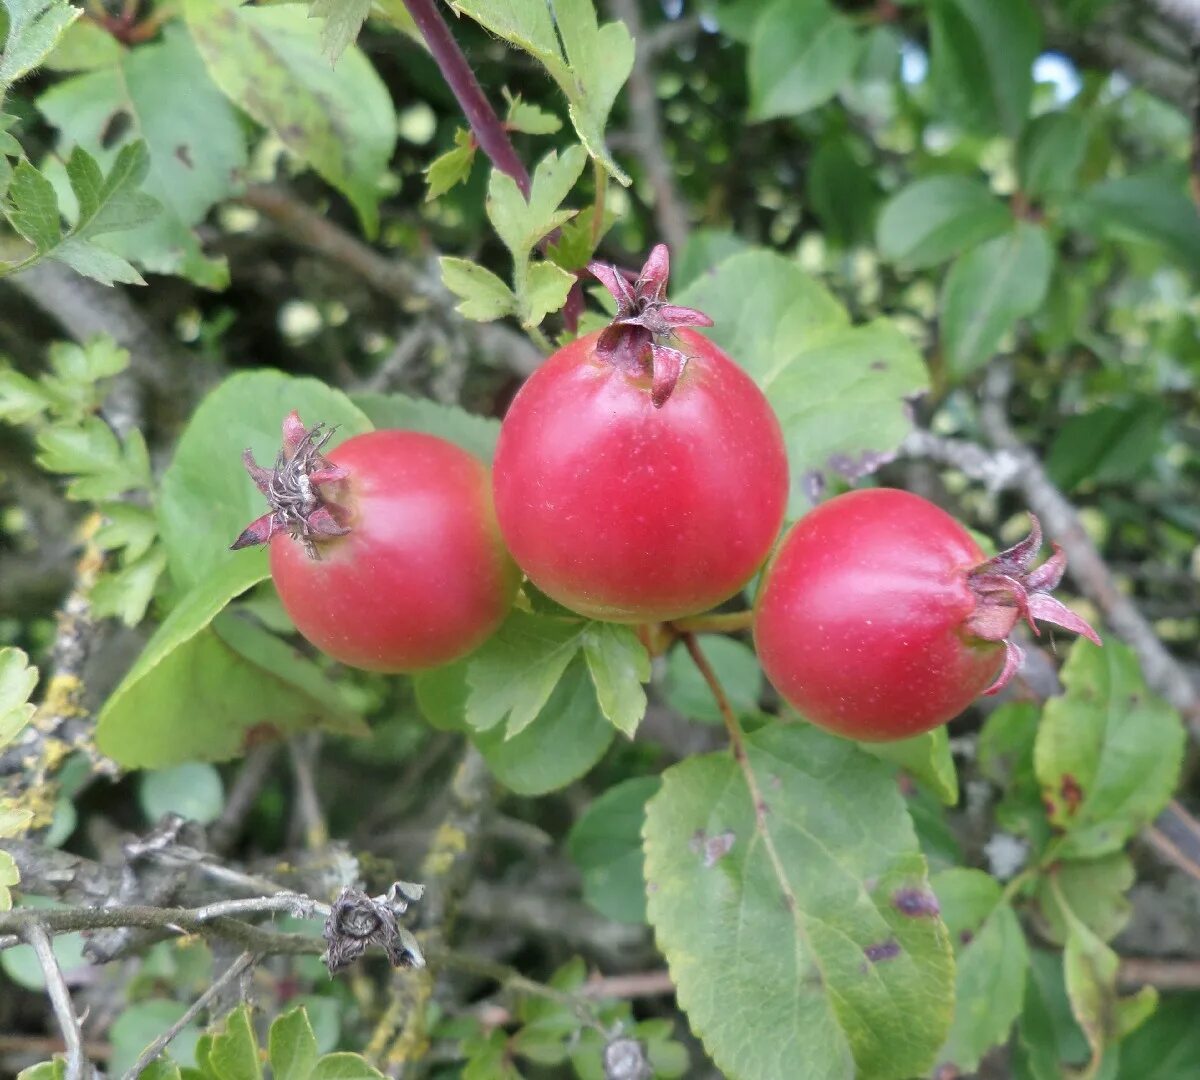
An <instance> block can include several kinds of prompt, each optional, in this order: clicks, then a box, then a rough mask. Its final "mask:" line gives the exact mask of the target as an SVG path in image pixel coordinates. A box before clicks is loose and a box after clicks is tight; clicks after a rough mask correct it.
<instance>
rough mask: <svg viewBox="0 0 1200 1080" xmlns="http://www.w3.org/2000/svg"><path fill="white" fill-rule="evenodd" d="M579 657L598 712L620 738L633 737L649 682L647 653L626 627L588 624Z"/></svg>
mask: <svg viewBox="0 0 1200 1080" xmlns="http://www.w3.org/2000/svg"><path fill="white" fill-rule="evenodd" d="M583 655H584V658H585V659H586V660H587V666H588V671H589V672H590V673H591V676H592V682H593V683H595V684H596V700H597V701H598V702H599V703H600V711H601V712H602V713H604V715H605V716H606V717H607V718H608V719H609V720H610V721H611V722H612V724H613V726H614V727H615V728H616V729H617V730H618V731H620V732H621V733H622V734H623V735H626V736H628V737H629V738H631V739H632V738H633V734H634V732H635V731H637V726H638V724H640V723H641V722H642V717H643V716H645V715H646V691H645V690H643V689H642V683H645V682H649V681H650V654H649V653H648V652H647V651H646V646H645V645H643V644H642V643H641V641H639V640H638V636H637V634H635V633H634V632H633V630H632V629H631V628H630V627H628V626H618V625H616V624H615V623H601V622H592V623H588V624H587V627H586V628H585V629H584V631H583Z"/></svg>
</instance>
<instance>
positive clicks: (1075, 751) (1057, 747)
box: [1034, 636, 1185, 859]
mask: <svg viewBox="0 0 1200 1080" xmlns="http://www.w3.org/2000/svg"><path fill="white" fill-rule="evenodd" d="M1062 680H1063V683H1064V685H1065V686H1066V693H1065V694H1064V695H1062V696H1061V697H1055V698H1051V699H1050V700H1049V701H1047V702H1046V707H1045V712H1044V716H1043V718H1042V725H1041V728H1040V729H1039V731H1038V737H1037V745H1036V747H1035V751H1034V764H1035V767H1036V770H1037V777H1038V780H1039V782H1040V783H1041V787H1042V798H1043V801H1044V803H1045V805H1046V808H1047V812H1048V814H1049V817H1050V821H1051V823H1052V824H1053V825H1054V826H1055V827H1056V829H1057V830H1058V831H1061V832H1062V833H1065V835H1064V836H1063V838H1062V840H1061V841H1060V846H1059V848H1058V853H1059V855H1060V856H1062V857H1070V858H1077V859H1078V858H1089V857H1091V858H1095V857H1096V856H1099V855H1106V854H1108V853H1110V852H1113V851H1117V850H1119V849H1120V848H1121V847H1123V846H1124V844H1125V841H1126V840H1128V839H1129V838H1130V837H1131V836H1133V835H1134V834H1135V833H1136V832H1137V831H1138V830H1139V829H1141V828H1142V826H1143V825H1146V824H1149V822H1151V821H1153V820H1154V818H1155V817H1156V816H1157V815H1158V813H1159V811H1161V810H1162V808H1163V807H1164V806H1166V804H1167V802H1168V801H1169V800H1170V798H1171V793H1172V792H1173V791H1174V790H1175V785H1176V783H1177V782H1178V779H1179V769H1180V764H1181V761H1182V756H1183V747H1184V742H1185V734H1184V729H1183V724H1182V722H1181V721H1180V719H1179V714H1178V713H1176V712H1175V710H1174V709H1172V708H1171V707H1170V706H1169V705H1167V704H1166V703H1165V702H1163V701H1161V700H1160V699H1158V698H1156V697H1154V696H1153V695H1152V694H1151V693H1150V692H1149V690H1147V688H1146V684H1145V681H1144V680H1143V678H1142V674H1141V671H1140V670H1139V668H1138V663H1137V658H1136V657H1135V656H1134V654H1133V653H1132V652H1131V651H1130V650H1129V648H1128V647H1126V646H1125V645H1123V644H1121V643H1120V642H1119V641H1116V640H1115V639H1113V638H1112V637H1111V636H1109V638H1108V640H1107V641H1106V642H1105V645H1104V648H1103V649H1100V648H1097V647H1096V646H1095V645H1092V644H1091V643H1090V642H1086V641H1083V640H1082V639H1080V640H1079V641H1076V642H1075V644H1073V645H1072V646H1071V654H1070V656H1069V658H1068V659H1067V663H1066V664H1065V665H1064V667H1063V670H1062Z"/></svg>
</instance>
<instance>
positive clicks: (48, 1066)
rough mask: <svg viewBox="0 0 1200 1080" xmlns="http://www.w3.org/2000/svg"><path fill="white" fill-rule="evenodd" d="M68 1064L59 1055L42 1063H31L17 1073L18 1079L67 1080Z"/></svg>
mask: <svg viewBox="0 0 1200 1080" xmlns="http://www.w3.org/2000/svg"><path fill="white" fill-rule="evenodd" d="M66 1076H67V1064H66V1061H65V1060H64V1059H63V1058H61V1057H59V1058H55V1059H54V1060H53V1061H43V1062H42V1063H41V1064H40V1065H30V1066H29V1068H28V1069H22V1070H21V1071H20V1072H19V1073H17V1080H66Z"/></svg>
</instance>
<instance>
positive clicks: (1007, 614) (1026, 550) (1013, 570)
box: [966, 514, 1101, 694]
mask: <svg viewBox="0 0 1200 1080" xmlns="http://www.w3.org/2000/svg"><path fill="white" fill-rule="evenodd" d="M1029 518H1030V521H1031V523H1032V525H1031V528H1030V531H1029V535H1028V536H1027V537H1025V539H1024V540H1022V541H1020V542H1019V543H1016V544H1014V545H1013V546H1012V547H1010V548H1008V549H1007V550H1005V551H1002V552H1000V554H999V555H996V556H995V557H993V558H991V559H988V560H987V562H984V563H981V564H980V565H979V566H977V567H975V568H974V569H973V570H971V571H970V573H968V574H967V584H968V585H970V587H971V590H972V591H973V592H974V593H975V598H976V605H975V610H974V611H973V612H972V613H971V616H970V618H969V619H968V620H967V624H966V625H967V630H968V631H969V632H970V633H971V634H972V635H974V636H975V637H978V638H982V639H983V640H984V641H1002V642H1004V647H1005V650H1006V654H1005V657H1004V667H1003V668H1002V669H1001V671H1000V674H999V675H998V676H997V677H996V681H995V682H994V683H992V685H991V686H989V687H988V688H987V689H986V690H985V691H984V693H985V694H995V693H997V692H998V691H999V690H1001V689H1003V687H1004V686H1005V685H1007V683H1008V681H1009V680H1010V679H1011V678H1012V677H1013V675H1014V674H1016V671H1017V669H1018V668H1019V667H1020V666H1021V660H1022V658H1023V657H1024V655H1025V654H1024V651H1023V650H1022V649H1021V647H1020V646H1019V645H1016V644H1014V643H1013V642H1012V641H1009V640H1008V635H1009V634H1011V633H1012V631H1013V628H1014V627H1015V626H1016V625H1017V623H1018V622H1020V621H1021V620H1022V619H1024V620H1025V622H1027V623H1028V624H1029V628H1030V629H1031V630H1032V631H1033V632H1034V633H1035V634H1037V635H1039V636H1040V635H1041V630H1039V629H1038V626H1037V623H1036V622H1035V621H1034V620H1035V619H1040V620H1041V621H1042V622H1048V623H1052V624H1053V625H1055V626H1061V627H1063V628H1064V629H1066V630H1070V631H1072V632H1074V633H1076V634H1082V635H1083V636H1084V637H1086V638H1087V639H1088V640H1089V641H1091V642H1094V643H1095V644H1096V645H1100V644H1101V641H1100V635H1099V634H1097V633H1096V631H1095V630H1093V629H1092V628H1091V626H1090V625H1089V624H1088V623H1087V622H1086V621H1085V620H1083V619H1081V618H1080V617H1079V616H1078V615H1076V614H1075V612H1073V611H1072V610H1071V609H1070V608H1068V607H1067V606H1066V605H1065V604H1063V603H1062V602H1060V601H1058V600H1055V599H1054V597H1053V596H1051V595H1050V592H1051V590H1053V589H1055V588H1057V587H1058V583H1059V582H1060V581H1062V576H1063V571H1064V570H1066V568H1067V556H1066V554H1065V553H1064V552H1063V549H1062V548H1061V547H1059V546H1058V545H1057V544H1052V545H1051V546H1052V547H1053V549H1054V554H1052V555H1051V556H1050V558H1048V559H1047V560H1046V561H1045V562H1044V563H1042V565H1041V566H1038V567H1036V568H1035V567H1034V566H1033V561H1034V559H1036V558H1037V553H1038V551H1040V550H1041V547H1042V526H1041V522H1039V521H1038V519H1037V517H1036V515H1034V514H1030V515H1029Z"/></svg>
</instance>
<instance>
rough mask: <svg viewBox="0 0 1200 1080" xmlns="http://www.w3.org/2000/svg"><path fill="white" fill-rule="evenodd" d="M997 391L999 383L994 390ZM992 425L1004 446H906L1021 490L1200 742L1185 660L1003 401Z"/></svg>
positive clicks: (1199, 716)
mask: <svg viewBox="0 0 1200 1080" xmlns="http://www.w3.org/2000/svg"><path fill="white" fill-rule="evenodd" d="M995 389H996V388H995V387H993V390H995ZM983 421H984V428H985V430H986V431H987V433H988V435H989V437H990V438H992V440H993V441H994V442H995V443H996V445H997V447H998V449H996V450H994V451H990V450H988V449H986V448H985V447H982V446H979V445H978V444H976V443H971V442H967V441H964V440H960V439H945V438H942V437H941V436H938V435H934V434H932V433H931V432H928V431H917V432H914V433H913V434H912V435H910V436H909V437H908V438H907V439H906V440H905V442H904V444H903V445H902V446H901V448H900V452H901V454H902V455H904V456H907V457H919V458H926V459H928V460H932V461H936V462H939V463H941V464H945V465H950V466H953V467H954V468H956V469H958V470H959V471H960V472H962V473H963V474H965V475H966V476H968V477H970V478H971V479H973V480H978V481H980V482H981V483H983V484H985V485H986V486H987V487H988V488H989V489H990V490H992V491H1001V490H1005V489H1011V488H1015V489H1017V490H1019V491H1020V492H1021V494H1022V496H1023V497H1024V499H1025V502H1026V503H1027V505H1028V507H1029V509H1030V510H1031V511H1032V512H1033V513H1035V514H1037V516H1038V518H1040V519H1041V522H1042V526H1043V528H1044V529H1045V531H1046V535H1047V536H1048V537H1050V538H1051V539H1053V540H1055V541H1056V542H1057V543H1058V544H1060V545H1061V546H1062V548H1063V550H1064V551H1065V552H1066V553H1067V573H1068V574H1069V575H1070V576H1071V578H1072V579H1073V580H1074V581H1075V583H1076V585H1077V586H1078V588H1079V590H1080V592H1081V593H1082V594H1083V595H1084V596H1086V597H1087V598H1088V599H1089V600H1091V601H1092V603H1094V604H1095V605H1096V606H1097V607H1098V608H1099V609H1100V611H1101V612H1102V614H1103V615H1104V618H1105V621H1106V622H1107V623H1108V625H1109V626H1110V627H1111V628H1112V630H1113V632H1114V633H1115V634H1116V635H1117V637H1119V638H1120V639H1121V640H1122V641H1124V642H1125V643H1126V644H1127V645H1128V646H1129V647H1130V648H1131V649H1133V651H1134V652H1135V653H1136V654H1137V657H1138V660H1139V661H1140V663H1141V666H1142V670H1143V672H1144V674H1145V676H1146V682H1147V683H1148V684H1149V686H1150V688H1151V689H1152V690H1154V691H1155V692H1156V693H1158V694H1159V695H1161V696H1162V697H1163V698H1165V699H1166V700H1167V701H1168V702H1170V704H1171V705H1173V706H1174V707H1175V708H1177V709H1178V710H1179V711H1180V712H1181V713H1182V714H1183V715H1184V716H1185V718H1186V719H1187V721H1188V723H1189V725H1190V726H1191V729H1192V733H1193V735H1194V736H1195V737H1196V738H1197V739H1200V690H1198V689H1197V687H1196V685H1195V684H1194V683H1193V682H1192V680H1191V678H1190V677H1189V676H1188V674H1187V672H1186V671H1185V670H1184V668H1183V665H1182V664H1180V663H1179V661H1177V660H1176V659H1175V658H1174V657H1173V656H1172V655H1171V654H1170V652H1169V651H1168V650H1167V649H1166V647H1165V646H1164V645H1163V644H1162V642H1161V641H1159V639H1158V636H1157V635H1156V634H1155V632H1154V628H1153V627H1152V626H1151V625H1150V624H1149V623H1148V622H1147V621H1146V619H1145V618H1144V617H1143V616H1142V614H1141V612H1140V611H1138V609H1137V606H1136V604H1134V602H1133V601H1132V600H1130V599H1129V597H1127V596H1126V595H1125V594H1124V593H1122V592H1121V591H1120V589H1118V587H1117V584H1116V581H1115V580H1114V579H1113V575H1112V571H1111V570H1109V568H1108V565H1107V563H1105V561H1104V557H1103V556H1102V555H1101V554H1100V552H1099V551H1098V550H1097V548H1096V545H1095V544H1094V543H1093V542H1092V540H1091V538H1090V537H1089V536H1088V534H1087V531H1086V530H1085V529H1084V527H1083V523H1082V522H1081V521H1080V519H1079V513H1078V511H1076V509H1075V507H1074V506H1073V505H1072V504H1071V502H1070V500H1069V499H1067V497H1066V496H1065V495H1064V494H1063V493H1062V492H1061V491H1059V489H1058V488H1057V487H1056V486H1055V485H1054V482H1053V481H1052V480H1051V479H1050V477H1049V476H1048V475H1047V473H1046V470H1045V468H1044V467H1043V466H1042V463H1041V461H1040V460H1039V459H1038V457H1037V455H1035V454H1034V453H1032V452H1031V451H1030V450H1029V449H1028V448H1027V447H1025V446H1023V445H1022V444H1021V443H1020V441H1019V440H1018V439H1017V437H1016V435H1015V434H1014V433H1013V431H1012V428H1011V427H1010V426H1009V423H1008V419H1007V417H1006V416H1005V415H1004V410H1003V409H1002V408H1000V407H997V406H996V405H995V404H991V405H988V406H987V407H985V410H984V417H983Z"/></svg>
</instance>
